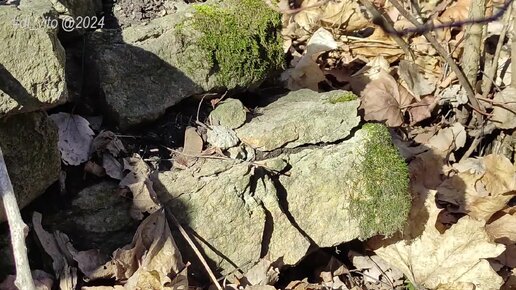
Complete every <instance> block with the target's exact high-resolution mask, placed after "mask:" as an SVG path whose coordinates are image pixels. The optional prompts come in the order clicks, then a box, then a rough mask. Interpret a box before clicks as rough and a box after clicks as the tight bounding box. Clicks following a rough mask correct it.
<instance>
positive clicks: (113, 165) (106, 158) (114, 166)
mask: <svg viewBox="0 0 516 290" xmlns="http://www.w3.org/2000/svg"><path fill="white" fill-rule="evenodd" d="M102 167H104V169H105V171H106V174H107V175H108V176H109V177H111V178H114V179H118V180H122V178H123V177H124V176H123V172H122V171H123V168H122V164H120V162H119V161H118V160H117V159H116V158H115V157H113V155H111V154H107V153H104V154H103V155H102Z"/></svg>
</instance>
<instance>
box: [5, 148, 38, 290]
mask: <svg viewBox="0 0 516 290" xmlns="http://www.w3.org/2000/svg"><path fill="white" fill-rule="evenodd" d="M0 196H1V197H2V203H3V204H4V209H5V215H6V216H7V222H8V223H9V231H10V233H11V244H12V247H13V254H14V263H15V266H16V279H15V281H14V284H15V285H16V287H18V289H20V290H33V289H36V288H35V287H34V281H33V280H32V275H31V272H30V266H29V258H28V256H27V247H26V246H25V230H26V229H27V225H26V224H25V223H24V222H23V220H22V218H21V214H20V209H19V208H18V203H17V202H16V196H15V195H14V190H13V185H12V184H11V179H10V178H9V174H8V173H7V167H6V165H5V161H4V155H3V153H2V149H1V148H0Z"/></svg>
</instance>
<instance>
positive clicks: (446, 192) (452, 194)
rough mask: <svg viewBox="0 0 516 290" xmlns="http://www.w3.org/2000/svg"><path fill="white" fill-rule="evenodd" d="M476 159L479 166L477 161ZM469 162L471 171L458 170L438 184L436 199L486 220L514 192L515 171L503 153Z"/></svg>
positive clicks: (502, 206)
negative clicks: (479, 163) (480, 163)
mask: <svg viewBox="0 0 516 290" xmlns="http://www.w3.org/2000/svg"><path fill="white" fill-rule="evenodd" d="M479 161H481V162H482V165H478V164H477V163H478V162H479ZM460 163H462V162H460ZM468 164H471V170H466V171H463V172H459V173H458V174H456V175H454V176H452V177H451V178H448V179H447V180H445V181H444V182H443V183H442V184H441V185H439V187H438V191H439V194H438V196H437V199H438V200H439V201H441V202H446V203H448V204H452V205H454V207H455V210H454V211H455V212H461V213H467V214H468V215H470V216H472V217H474V218H477V219H481V220H484V221H487V220H489V218H490V217H491V216H492V215H493V214H494V213H496V212H497V211H499V210H501V209H503V208H504V207H505V206H506V204H507V203H508V202H509V200H511V198H512V197H513V196H514V194H515V193H516V192H515V190H516V171H515V169H514V166H513V165H512V163H511V161H510V160H509V159H507V158H506V157H505V156H503V155H496V154H490V155H487V156H485V157H483V158H479V159H478V161H476V162H471V161H470V162H468ZM464 167H465V166H462V168H463V169H464ZM482 170H483V171H482Z"/></svg>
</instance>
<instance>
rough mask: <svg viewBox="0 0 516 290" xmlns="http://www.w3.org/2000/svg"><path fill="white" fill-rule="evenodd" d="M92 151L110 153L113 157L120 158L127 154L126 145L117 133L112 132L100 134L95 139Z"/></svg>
mask: <svg viewBox="0 0 516 290" xmlns="http://www.w3.org/2000/svg"><path fill="white" fill-rule="evenodd" d="M91 147H92V150H93V151H95V152H98V153H102V152H109V153H111V154H112V155H113V156H115V157H118V155H119V154H120V153H121V152H126V150H125V147H124V144H123V143H122V141H121V140H120V139H118V137H117V136H116V135H115V133H113V132H111V131H102V132H100V133H99V134H98V135H97V137H95V139H93V143H92V146H91Z"/></svg>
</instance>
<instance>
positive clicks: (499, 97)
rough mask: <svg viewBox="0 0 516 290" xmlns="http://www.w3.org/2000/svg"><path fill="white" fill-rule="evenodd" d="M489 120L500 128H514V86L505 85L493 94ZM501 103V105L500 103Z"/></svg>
mask: <svg viewBox="0 0 516 290" xmlns="http://www.w3.org/2000/svg"><path fill="white" fill-rule="evenodd" d="M493 101H496V102H497V103H498V104H497V103H494V104H493V107H494V108H493V112H492V114H493V117H492V118H491V122H493V123H494V125H495V126H496V127H497V128H500V129H514V128H516V88H513V87H507V88H505V89H504V90H503V91H501V92H498V93H496V94H495V96H494V98H493ZM501 104H503V105H501Z"/></svg>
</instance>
